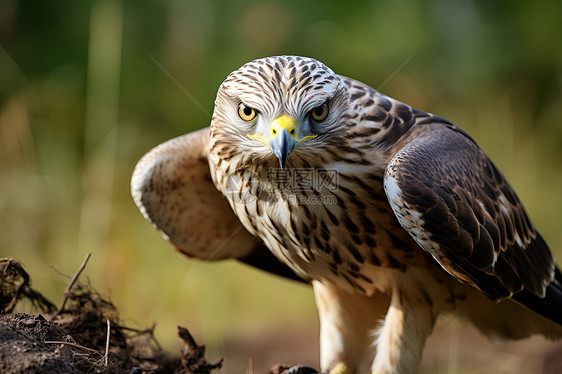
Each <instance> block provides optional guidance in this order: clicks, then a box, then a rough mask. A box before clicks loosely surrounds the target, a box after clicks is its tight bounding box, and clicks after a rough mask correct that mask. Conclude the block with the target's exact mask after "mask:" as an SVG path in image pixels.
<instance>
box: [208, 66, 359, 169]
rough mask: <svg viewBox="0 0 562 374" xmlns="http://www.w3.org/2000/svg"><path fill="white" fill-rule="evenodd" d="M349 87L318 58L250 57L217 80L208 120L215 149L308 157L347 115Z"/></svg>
mask: <svg viewBox="0 0 562 374" xmlns="http://www.w3.org/2000/svg"><path fill="white" fill-rule="evenodd" d="M349 102H350V98H349V91H348V89H347V87H346V86H345V84H344V82H343V80H342V79H341V78H340V77H339V76H338V75H336V74H335V73H334V72H333V71H332V70H331V69H329V68H328V67H326V66H325V65H324V64H322V63H321V62H318V61H316V60H314V59H311V58H305V57H297V56H279V57H267V58H263V59H259V60H255V61H252V62H249V63H247V64H245V65H244V66H242V67H241V68H240V69H238V70H236V71H234V72H232V73H231V74H230V75H229V76H228V77H227V78H226V80H225V81H224V82H223V83H222V84H221V86H220V88H219V91H218V94H217V99H216V101H215V111H214V115H213V121H212V124H211V143H212V144H213V147H214V150H217V149H218V152H219V155H221V153H222V154H225V156H226V158H232V157H236V156H238V157H242V158H243V159H247V160H252V161H253V162H255V161H256V160H259V159H263V160H270V159H271V158H276V159H277V160H278V162H279V165H280V166H281V168H282V169H283V168H285V166H286V165H287V164H288V163H290V162H291V159H292V158H298V157H304V156H305V155H306V157H311V156H312V157H313V156H314V154H315V153H318V145H319V144H322V142H323V141H325V140H326V138H329V137H330V134H331V133H333V132H335V131H334V130H335V129H336V128H337V127H338V124H339V123H341V119H342V117H344V116H345V115H347V112H348V110H349V109H348V108H349Z"/></svg>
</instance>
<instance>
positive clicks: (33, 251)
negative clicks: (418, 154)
mask: <svg viewBox="0 0 562 374" xmlns="http://www.w3.org/2000/svg"><path fill="white" fill-rule="evenodd" d="M561 39H562V2H560V1H557V0H553V1H528V0H525V1H522V0H515V1H507V0H504V1H494V2H492V1H487V0H479V1H476V0H475V1H469V0H421V1H404V0H397V1H390V0H384V1H348V2H344V1H341V0H340V1H302V0H289V1H280V0H279V1H259V2H258V1H238V2H234V1H219V0H214V1H207V0H185V1H180V0H167V1H147V0H140V1H139V0H136V1H134V0H129V1H111V0H98V1H48V2H47V1H32V0H25V1H24V0H20V1H17V0H0V256H2V257H4V256H10V257H14V258H16V259H18V260H20V261H22V262H23V263H24V264H25V265H26V267H27V270H28V271H29V272H30V274H31V275H32V278H33V282H34V285H35V287H36V288H38V289H39V290H41V291H43V292H44V293H45V294H46V295H47V296H48V297H50V298H51V299H53V300H60V296H61V293H62V290H63V289H64V287H65V286H66V279H65V278H62V277H60V276H58V275H57V273H56V272H55V271H53V270H52V269H50V268H49V266H50V267H54V268H56V269H58V270H59V271H61V272H63V273H67V274H71V273H73V272H74V271H75V270H76V268H77V267H78V265H79V263H80V261H81V260H82V259H83V257H84V256H85V254H86V253H88V252H92V253H93V257H92V259H91V261H90V264H89V265H88V267H87V269H86V274H87V276H88V277H89V278H90V279H91V282H92V283H93V284H94V285H95V287H96V288H97V289H98V290H99V291H101V292H102V293H104V294H107V295H111V297H112V299H113V301H114V302H115V303H116V304H117V305H118V307H119V309H120V311H121V315H122V317H124V318H125V319H126V320H127V321H128V322H129V323H131V324H132V325H135V326H139V327H140V326H147V325H150V324H152V323H153V322H157V324H158V327H157V330H156V332H157V336H158V337H159V339H160V340H161V341H162V342H163V344H164V345H165V346H166V347H168V348H170V349H176V348H177V347H179V343H178V342H176V338H175V334H176V331H175V325H177V324H180V325H184V326H187V327H188V328H190V329H191V330H192V332H193V333H194V335H195V336H196V337H197V338H198V339H199V340H200V341H203V342H205V343H206V344H207V345H208V346H209V349H210V354H211V356H212V357H221V356H222V355H224V354H227V364H228V369H227V371H226V372H231V373H240V372H244V371H246V370H248V371H250V369H249V368H251V367H252V364H251V363H250V361H249V359H248V358H247V357H245V356H244V354H237V353H235V352H234V350H230V351H229V349H230V348H228V347H229V346H230V345H232V344H230V343H228V342H231V341H235V342H236V341H238V342H241V343H240V344H241V345H243V344H244V343H243V342H242V340H237V339H242V338H241V337H244V338H246V339H249V340H252V341H254V342H255V341H259V339H260V337H263V336H264V335H267V336H269V338H270V340H276V339H275V334H282V332H285V333H294V336H293V338H294V342H291V341H289V342H285V343H282V344H281V345H282V346H285V348H286V349H285V350H288V351H290V348H291V347H292V346H298V342H299V341H301V340H303V341H308V340H306V339H313V340H312V341H314V342H315V341H316V337H315V334H316V333H317V329H318V326H317V325H318V323H317V318H316V311H315V305H314V301H313V297H312V293H311V291H310V290H309V289H308V288H307V287H305V286H301V285H298V284H295V283H293V282H289V281H284V280H280V279H278V278H274V277H271V276H267V275H264V274H263V273H260V272H258V271H254V270H251V269H249V268H247V267H244V266H242V265H238V264H234V263H231V262H226V263H220V264H218V263H214V264H213V263H201V262H198V261H195V260H188V259H186V258H183V257H181V256H180V255H178V254H176V253H175V252H174V251H173V250H172V249H171V247H169V246H168V244H167V243H166V242H165V241H164V240H162V239H161V238H160V236H159V235H158V234H157V232H156V231H155V230H153V229H152V228H151V227H150V225H149V224H148V223H147V222H146V221H145V220H144V219H143V218H142V216H141V215H140V213H139V212H138V210H137V209H136V207H135V206H134V204H133V201H132V199H131V197H130V194H129V179H130V176H131V172H132V169H133V167H134V165H135V163H136V161H137V160H138V159H139V158H140V157H141V156H142V155H143V154H144V153H145V152H146V151H148V150H149V149H150V148H151V147H153V146H155V145H157V144H159V143H160V142H162V141H164V140H167V139H169V138H171V137H174V136H177V135H180V134H184V133H186V132H190V131H192V130H195V129H198V128H201V127H204V126H207V125H208V124H209V121H210V113H211V112H212V110H213V101H214V98H215V94H216V90H217V88H218V86H219V85H220V83H221V81H222V80H223V79H224V78H225V77H226V75H227V74H228V73H229V72H231V71H232V70H235V69H236V68H238V67H239V66H241V65H242V64H244V63H245V62H247V61H250V60H252V59H255V58H259V57H263V56H267V55H278V54H297V55H304V56H311V57H314V58H316V59H318V60H320V61H322V62H324V63H325V64H327V65H328V66H330V67H331V68H332V69H333V70H334V71H336V72H337V73H339V74H342V75H346V76H349V77H352V78H356V79H358V80H361V81H363V82H365V83H367V84H369V85H371V86H373V87H374V88H377V89H380V90H381V91H382V92H384V93H386V94H388V95H390V96H392V97H394V98H397V99H399V100H401V101H404V102H407V103H409V104H410V105H412V106H414V107H416V108H418V109H422V110H427V111H431V112H434V113H436V114H438V115H441V116H443V117H445V118H447V119H449V120H451V121H452V122H453V123H455V124H457V125H458V126H460V127H462V128H463V129H465V130H466V131H468V132H469V133H470V134H471V135H472V136H474V137H475V138H476V140H477V141H478V142H479V143H480V145H481V146H482V148H483V149H484V150H485V151H486V152H487V153H488V155H490V157H491V158H492V159H493V160H494V161H495V162H496V163H497V164H498V165H499V167H500V169H501V170H502V171H503V172H504V174H505V175H506V176H507V177H508V179H509V180H510V182H511V183H512V185H513V186H514V187H515V189H516V190H517V191H518V194H519V196H520V198H521V199H522V200H523V202H524V204H525V205H526V207H527V209H528V211H529V213H530V215H531V217H532V219H533V221H534V223H535V225H536V226H537V227H538V228H539V229H540V231H541V232H542V234H543V235H544V237H545V238H546V240H547V242H548V243H550V245H551V247H552V249H553V251H554V252H555V253H556V255H557V256H558V258H562V230H561V227H560V218H561V217H562V214H561V213H560V212H561V210H562V196H561V191H562V176H561V174H560V170H561V167H560V160H561V159H562V106H561V104H562V90H561V86H562V44H561ZM186 92H188V93H189V94H186ZM190 95H191V97H190ZM280 326H281V327H280ZM283 326H291V327H283ZM272 331H273V332H275V333H272ZM272 334H273V335H272ZM305 336H306V337H308V338H306V339H305V338H304V337H305ZM301 337H302V339H301ZM279 340H281V339H279ZM229 344H230V345H229ZM248 344H249V343H248ZM264 344H265V343H264ZM272 344H273V343H272ZM311 344H312V345H313V347H312V348H311V350H312V351H313V353H314V351H315V350H316V349H317V348H316V347H315V346H314V344H316V343H311ZM234 345H236V344H234ZM279 350H281V349H280V348H279ZM231 351H232V352H234V353H232V354H231V355H230V356H229V352H231ZM315 354H316V353H314V355H315ZM249 355H252V354H251V353H250V354H249ZM256 355H257V353H256ZM279 357H280V356H277V358H279ZM275 358H276V357H275V356H274V358H273V362H276V361H278V360H275ZM448 359H450V357H449V358H448V357H444V358H442V360H443V361H444V362H448V361H447V360H448ZM229 360H230V361H229ZM310 360H311V361H310V362H311V363H312V364H315V363H316V358H315V357H311V359H310ZM447 365H449V366H447ZM446 367H447V368H448V369H447V370H446V371H443V372H451V370H450V369H451V363H450V362H448V363H447V364H446ZM458 370H460V369H458ZM256 372H257V371H256ZM458 372H468V371H462V370H460V371H458Z"/></svg>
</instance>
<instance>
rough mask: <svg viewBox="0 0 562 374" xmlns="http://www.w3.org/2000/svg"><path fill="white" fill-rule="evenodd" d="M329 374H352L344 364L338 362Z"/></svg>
mask: <svg viewBox="0 0 562 374" xmlns="http://www.w3.org/2000/svg"><path fill="white" fill-rule="evenodd" d="M330 374H352V372H351V371H350V370H348V368H347V365H346V364H345V363H344V362H339V363H338V364H337V365H336V366H334V368H333V369H332V370H330Z"/></svg>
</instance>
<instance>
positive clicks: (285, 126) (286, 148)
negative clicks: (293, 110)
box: [268, 115, 297, 169]
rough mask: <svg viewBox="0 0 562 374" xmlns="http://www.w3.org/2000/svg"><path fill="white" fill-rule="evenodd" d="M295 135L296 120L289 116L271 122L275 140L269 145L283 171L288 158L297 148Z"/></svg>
mask: <svg viewBox="0 0 562 374" xmlns="http://www.w3.org/2000/svg"><path fill="white" fill-rule="evenodd" d="M295 133H296V124H295V120H294V119H292V118H291V117H289V116H287V115H282V116H281V117H278V118H276V119H274V120H273V122H271V135H272V137H273V138H272V139H271V140H270V141H269V142H268V144H269V146H270V147H271V150H272V151H273V154H274V155H275V156H277V158H278V159H279V165H280V166H281V169H284V168H285V163H286V161H287V157H288V156H289V154H290V153H291V152H292V151H293V149H295V147H296V146H297V141H296V140H295Z"/></svg>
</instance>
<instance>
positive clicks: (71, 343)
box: [0, 257, 222, 374]
mask: <svg viewBox="0 0 562 374" xmlns="http://www.w3.org/2000/svg"><path fill="white" fill-rule="evenodd" d="M88 258H89V257H86V259H84V262H83V263H82V265H81V266H80V269H79V270H78V272H77V273H76V274H75V275H74V277H73V278H72V279H71V281H70V283H69V284H68V286H67V288H66V290H65V292H64V297H63V301H62V303H61V306H60V308H58V309H57V308H56V307H55V305H54V304H53V303H52V302H50V301H49V300H47V299H46V298H45V297H43V296H42V295H41V294H40V293H39V292H37V291H36V290H34V289H33V288H31V282H30V277H29V275H28V274H27V272H26V271H25V270H24V268H23V266H22V265H21V264H20V263H18V262H17V261H14V260H13V259H8V258H3V259H0V314H1V315H0V372H2V373H6V374H10V373H22V372H25V373H86V372H88V373H117V374H121V373H129V374H140V373H178V374H210V373H211V372H212V371H215V370H218V369H220V368H221V366H222V360H221V361H219V362H218V363H214V364H213V363H209V362H208V361H206V359H205V346H200V345H197V344H196V343H195V340H194V339H193V337H192V336H191V334H190V333H189V331H188V330H187V329H185V328H183V327H178V330H179V331H178V335H179V337H180V339H182V340H183V342H184V347H183V349H182V355H181V356H173V355H171V354H170V353H167V352H165V351H163V350H162V349H161V348H160V346H159V345H158V342H157V341H156V339H155V338H154V335H153V327H152V328H148V329H145V330H137V329H132V328H129V327H126V326H123V325H122V324H121V321H120V319H119V313H118V310H117V308H116V307H115V305H113V303H112V302H111V301H110V300H108V299H106V298H104V297H102V296H101V295H100V294H99V293H97V292H96V291H95V290H94V289H93V288H92V287H91V286H90V285H88V284H84V283H79V282H78V277H79V276H80V273H81V272H82V270H83V269H84V267H85V266H86V263H87V261H88ZM22 299H27V300H30V301H31V303H32V305H34V307H35V308H37V309H38V310H39V311H40V312H41V313H43V314H37V315H31V314H25V313H18V314H15V315H10V313H12V312H13V310H14V308H15V306H16V305H17V303H18V302H19V301H21V300H22Z"/></svg>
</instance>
